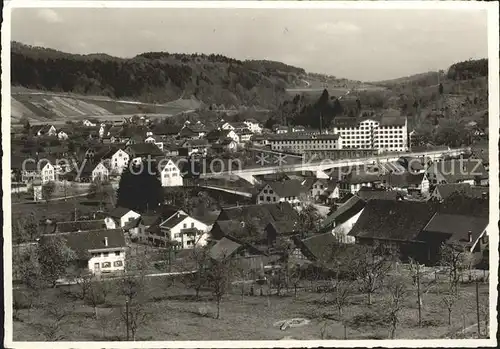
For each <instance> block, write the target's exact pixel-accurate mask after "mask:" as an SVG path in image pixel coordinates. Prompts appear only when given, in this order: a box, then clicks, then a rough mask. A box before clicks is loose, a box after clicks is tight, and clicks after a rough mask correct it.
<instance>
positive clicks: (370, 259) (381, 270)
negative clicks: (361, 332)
mask: <svg viewBox="0 0 500 349" xmlns="http://www.w3.org/2000/svg"><path fill="white" fill-rule="evenodd" d="M395 259H396V251H395V250H393V249H390V248H385V247H384V246H362V247H360V248H359V249H357V251H356V258H354V259H353V269H352V271H353V272H354V273H355V275H356V277H357V279H358V281H359V282H360V286H359V289H360V291H361V292H365V293H366V294H367V296H368V299H367V302H368V305H371V304H372V295H373V294H374V293H375V292H376V291H377V290H379V289H380V288H382V286H383V281H384V278H385V277H386V275H387V273H388V272H389V271H390V270H391V268H392V264H393V262H394V260H395Z"/></svg>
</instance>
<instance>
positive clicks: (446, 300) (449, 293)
mask: <svg viewBox="0 0 500 349" xmlns="http://www.w3.org/2000/svg"><path fill="white" fill-rule="evenodd" d="M458 299H459V295H458V291H457V290H456V288H455V285H454V284H453V283H449V284H448V285H447V288H446V290H445V292H443V293H442V294H441V302H442V303H443V304H444V306H445V307H446V310H447V311H448V325H451V314H452V312H453V309H454V308H455V304H456V303H457V301H458Z"/></svg>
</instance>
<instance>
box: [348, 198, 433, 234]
mask: <svg viewBox="0 0 500 349" xmlns="http://www.w3.org/2000/svg"><path fill="white" fill-rule="evenodd" d="M434 213H436V207H435V206H434V205H429V204H428V203H423V202H414V201H392V200H370V201H368V203H367V204H366V206H365V208H364V210H363V212H362V213H361V215H360V217H359V219H358V220H357V221H356V223H355V224H354V226H353V227H352V229H351V231H350V232H349V235H350V236H355V237H357V238H373V239H384V240H400V241H412V240H414V239H415V238H416V237H417V236H418V234H419V233H420V231H421V230H422V229H423V228H424V227H425V225H426V224H427V222H429V220H430V219H431V217H432V216H433V215H434Z"/></svg>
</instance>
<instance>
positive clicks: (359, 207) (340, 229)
mask: <svg viewBox="0 0 500 349" xmlns="http://www.w3.org/2000/svg"><path fill="white" fill-rule="evenodd" d="M365 205H366V201H365V200H363V199H361V198H360V197H358V196H356V195H353V196H351V198H350V199H349V200H347V201H346V202H345V203H344V204H343V205H341V206H339V207H338V208H337V209H336V210H335V211H334V212H332V213H331V214H329V215H328V216H327V217H326V218H325V219H324V220H323V222H322V223H321V228H320V230H321V231H324V232H329V233H330V234H332V235H333V236H335V238H336V240H337V241H338V242H342V243H354V241H355V239H354V238H353V237H352V236H349V232H350V231H351V229H352V227H353V226H354V224H355V223H356V221H357V220H358V219H359V217H360V216H361V213H362V212H363V209H364V208H365Z"/></svg>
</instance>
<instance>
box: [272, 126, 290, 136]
mask: <svg viewBox="0 0 500 349" xmlns="http://www.w3.org/2000/svg"><path fill="white" fill-rule="evenodd" d="M273 130H274V133H276V134H278V135H280V134H283V133H288V127H287V126H281V125H276V126H275V127H274V128H273Z"/></svg>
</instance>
